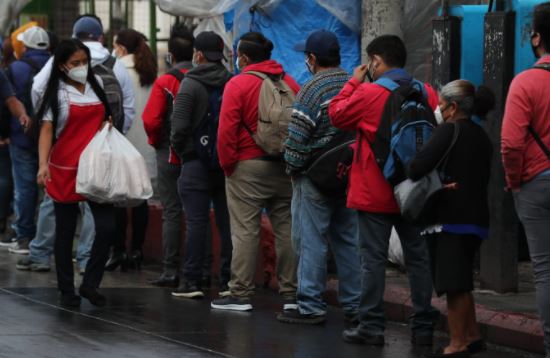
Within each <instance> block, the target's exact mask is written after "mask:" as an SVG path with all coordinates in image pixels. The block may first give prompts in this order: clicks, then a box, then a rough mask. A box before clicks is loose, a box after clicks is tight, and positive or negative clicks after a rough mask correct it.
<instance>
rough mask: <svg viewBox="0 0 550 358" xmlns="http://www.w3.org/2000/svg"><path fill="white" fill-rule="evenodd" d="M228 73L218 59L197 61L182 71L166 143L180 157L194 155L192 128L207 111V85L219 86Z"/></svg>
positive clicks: (193, 157) (184, 160) (195, 154)
mask: <svg viewBox="0 0 550 358" xmlns="http://www.w3.org/2000/svg"><path fill="white" fill-rule="evenodd" d="M230 78H231V73H230V72H229V71H228V70H227V69H226V68H225V67H224V66H223V65H222V64H221V63H207V64H203V65H199V66H197V67H195V68H193V69H191V70H190V71H189V72H187V73H186V74H185V78H184V79H183V81H181V85H180V89H179V92H178V94H177V96H176V102H175V105H174V112H173V113H172V119H171V124H172V126H171V127H172V129H171V132H170V143H171V145H172V148H174V150H175V152H176V154H177V155H178V157H179V158H180V159H181V160H182V161H183V162H186V161H190V160H193V159H196V158H198V155H197V153H196V151H195V146H194V143H193V130H194V129H195V128H196V127H197V125H198V124H199V123H200V121H201V120H202V119H203V118H204V116H205V114H206V112H207V111H208V88H223V87H224V86H225V84H226V83H227V81H229V79H230Z"/></svg>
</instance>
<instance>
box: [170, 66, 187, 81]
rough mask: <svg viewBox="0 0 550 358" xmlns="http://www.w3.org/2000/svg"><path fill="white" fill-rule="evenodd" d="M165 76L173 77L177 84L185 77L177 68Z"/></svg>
mask: <svg viewBox="0 0 550 358" xmlns="http://www.w3.org/2000/svg"><path fill="white" fill-rule="evenodd" d="M166 74H167V75H171V76H174V77H175V78H176V80H178V82H181V81H183V78H184V77H185V73H183V72H181V71H180V70H178V69H177V68H173V69H171V70H170V71H168V72H166Z"/></svg>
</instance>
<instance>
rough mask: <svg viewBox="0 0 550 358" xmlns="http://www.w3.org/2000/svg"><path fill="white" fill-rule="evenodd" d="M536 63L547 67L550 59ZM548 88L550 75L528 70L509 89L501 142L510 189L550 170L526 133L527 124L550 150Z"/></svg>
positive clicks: (549, 97) (546, 161) (534, 142)
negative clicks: (544, 64)
mask: <svg viewBox="0 0 550 358" xmlns="http://www.w3.org/2000/svg"><path fill="white" fill-rule="evenodd" d="M539 63H550V55H547V56H545V57H543V58H541V59H540V60H539V61H538V62H537V64H539ZM549 84H550V71H546V70H527V71H524V72H522V73H520V74H519V75H517V76H516V77H515V78H514V80H513V81H512V84H511V85H510V90H509V92H508V98H507V99H506V109H505V111H504V119H503V122H502V139H501V151H502V162H503V164H504V171H505V173H506V182H507V184H508V187H509V188H510V189H519V188H520V186H521V184H522V183H525V182H528V181H529V180H531V179H533V178H534V177H535V176H536V175H537V174H539V173H541V172H543V171H545V170H547V169H550V160H548V158H547V157H546V155H545V154H544V152H543V151H542V149H541V148H540V147H539V145H538V144H537V142H536V141H535V139H534V138H533V136H532V135H531V134H530V133H529V132H528V129H527V128H528V127H529V124H530V125H531V126H532V127H533V128H534V129H535V132H537V134H538V135H539V137H541V139H542V142H543V143H545V144H546V146H547V147H549V148H550V122H549V121H550V85H549Z"/></svg>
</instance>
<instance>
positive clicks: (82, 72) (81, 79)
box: [66, 65, 88, 84]
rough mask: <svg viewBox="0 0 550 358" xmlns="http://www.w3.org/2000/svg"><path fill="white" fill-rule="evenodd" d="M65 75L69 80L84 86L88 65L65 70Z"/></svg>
mask: <svg viewBox="0 0 550 358" xmlns="http://www.w3.org/2000/svg"><path fill="white" fill-rule="evenodd" d="M66 73H67V76H68V77H69V78H70V79H71V80H73V81H76V82H78V83H82V84H86V80H87V78H88V65H82V66H78V67H73V68H71V69H70V70H66Z"/></svg>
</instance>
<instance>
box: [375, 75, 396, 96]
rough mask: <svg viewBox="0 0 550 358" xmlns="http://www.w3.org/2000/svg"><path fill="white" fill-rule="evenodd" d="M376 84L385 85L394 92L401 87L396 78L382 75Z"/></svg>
mask: <svg viewBox="0 0 550 358" xmlns="http://www.w3.org/2000/svg"><path fill="white" fill-rule="evenodd" d="M374 83H375V84H377V85H379V86H382V87H384V88H385V89H387V90H388V91H390V92H393V91H395V90H397V89H398V88H399V85H398V84H397V82H395V81H394V80H391V79H389V78H388V77H382V78H379V79H377V80H376V81H375V82H374Z"/></svg>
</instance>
